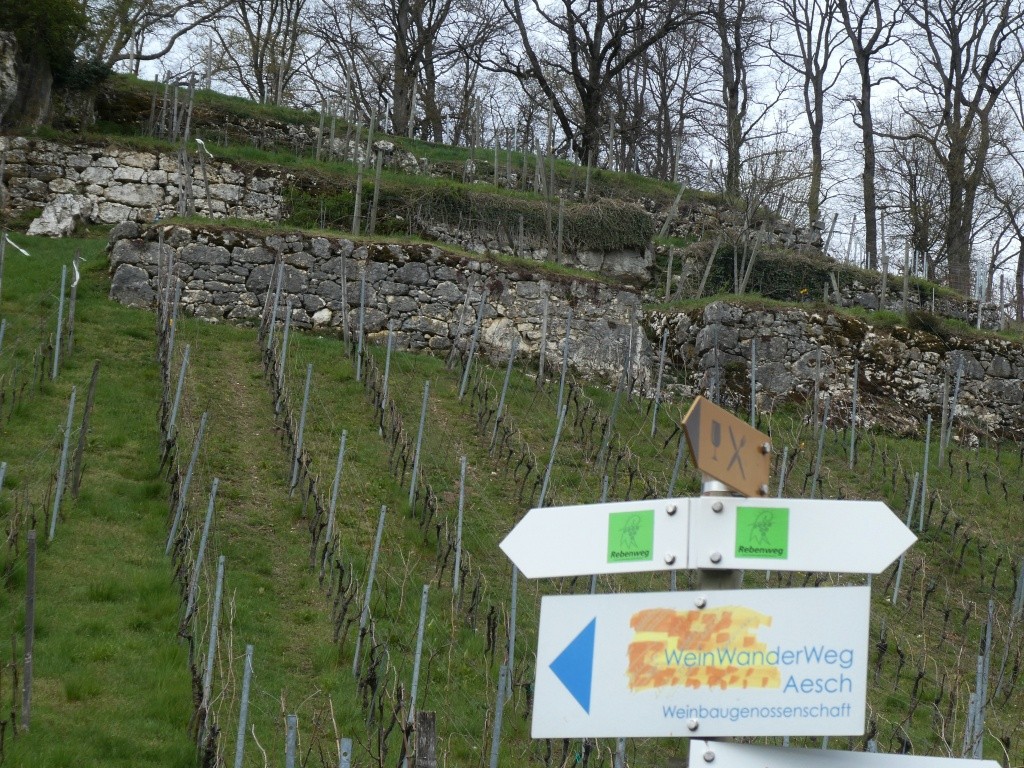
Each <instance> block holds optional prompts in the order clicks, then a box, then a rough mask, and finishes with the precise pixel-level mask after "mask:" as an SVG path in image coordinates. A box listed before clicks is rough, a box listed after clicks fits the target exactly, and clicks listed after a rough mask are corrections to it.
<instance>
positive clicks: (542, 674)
mask: <svg viewBox="0 0 1024 768" xmlns="http://www.w3.org/2000/svg"><path fill="white" fill-rule="evenodd" d="M869 600H870V591H869V589H868V588H867V587H831V588H829V587H822V588H819V589H785V590H764V589H762V590H722V591H709V592H659V593H647V594H604V595H570V596H557V597H545V598H544V599H543V601H542V602H541V617H540V633H539V637H538V647H537V674H536V696H535V699H534V707H533V729H532V733H533V737H534V738H573V737H609V736H629V737H653V736H690V737H714V736H786V735H789V736H826V735H856V734H861V733H863V732H864V706H865V693H866V685H867V637H868V604H869Z"/></svg>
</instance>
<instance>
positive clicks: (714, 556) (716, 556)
mask: <svg viewBox="0 0 1024 768" xmlns="http://www.w3.org/2000/svg"><path fill="white" fill-rule="evenodd" d="M710 559H711V562H712V563H720V562H722V553H721V552H712V553H711V558H710Z"/></svg>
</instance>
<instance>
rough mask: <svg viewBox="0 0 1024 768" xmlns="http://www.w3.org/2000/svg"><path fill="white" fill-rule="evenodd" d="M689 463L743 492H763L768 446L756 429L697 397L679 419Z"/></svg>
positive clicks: (768, 468)
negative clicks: (689, 454)
mask: <svg viewBox="0 0 1024 768" xmlns="http://www.w3.org/2000/svg"><path fill="white" fill-rule="evenodd" d="M683 429H684V430H686V442H687V443H689V445H690V452H691V453H692V454H693V463H694V464H696V465H697V469H699V470H700V471H701V472H702V473H704V474H705V475H710V476H711V477H713V478H715V480H718V481H719V482H722V483H725V484H726V485H728V486H729V487H730V488H732V489H733V490H735V491H737V492H739V493H742V494H743V495H744V496H767V495H768V476H769V475H770V474H771V466H772V457H771V453H772V449H771V440H770V438H769V437H768V435H766V434H764V433H763V432H759V431H757V430H756V429H754V428H753V427H751V426H750V425H749V424H747V423H746V422H745V421H743V420H742V419H738V418H736V417H735V416H733V415H732V414H731V413H729V412H728V411H727V410H725V409H724V408H719V407H718V406H717V405H715V404H714V403H712V402H711V401H710V400H707V399H705V398H704V397H698V398H697V399H696V400H694V401H693V405H691V406H690V410H689V411H687V412H686V417H685V418H684V419H683Z"/></svg>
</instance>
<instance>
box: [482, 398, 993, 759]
mask: <svg viewBox="0 0 1024 768" xmlns="http://www.w3.org/2000/svg"><path fill="white" fill-rule="evenodd" d="M683 428H684V430H685V433H686V439H687V442H688V443H689V445H690V450H691V452H692V453H693V459H694V464H696V466H697V468H698V469H699V470H700V471H701V473H702V474H703V475H704V481H705V482H704V489H705V491H706V492H711V491H714V492H716V493H718V495H705V496H702V497H701V498H698V499H687V498H677V499H661V500H653V501H652V500H647V501H637V502H621V503H610V504H579V505H574V506H566V507H549V508H543V509H531V510H530V511H529V512H528V513H527V514H526V515H525V517H524V518H523V519H522V520H521V521H520V522H519V524H518V525H516V526H515V528H513V529H512V531H511V532H510V533H509V535H508V536H507V537H506V538H505V540H504V541H502V543H501V548H502V549H503V550H504V552H505V554H507V555H508V557H509V558H510V559H511V560H512V561H513V562H514V563H515V565H516V566H517V567H518V568H519V570H520V571H521V572H522V573H523V574H524V575H525V576H527V577H529V578H539V577H558V576H582V575H587V574H598V573H627V572H637V571H660V570H676V569H682V568H697V569H700V571H701V573H702V574H704V575H710V576H714V577H715V578H716V579H717V580H719V581H721V580H722V579H721V577H723V576H724V575H725V574H726V573H740V572H742V570H743V569H749V568H759V569H766V570H780V571H832V572H849V573H881V572H882V570H884V569H885V568H886V567H887V566H888V565H889V564H890V563H892V562H893V561H894V560H895V559H896V558H898V557H899V556H900V555H901V554H902V553H903V552H904V550H906V549H907V547H909V546H910V545H911V544H913V543H914V541H916V537H915V536H914V534H913V533H912V532H911V531H910V530H909V529H908V528H907V527H906V526H905V525H904V524H903V523H902V522H901V521H900V519H899V518H898V517H897V516H896V515H895V514H893V512H892V510H890V509H889V507H887V506H886V505H885V504H884V503H882V502H879V501H820V500H811V499H769V498H766V497H767V496H768V478H769V473H770V470H771V442H770V440H769V438H768V436H767V435H765V434H763V433H761V432H759V431H757V430H756V429H754V428H752V427H750V426H749V425H747V423H746V422H744V421H742V420H741V419H738V418H736V417H735V416H733V415H732V414H730V413H728V412H727V411H725V410H723V409H722V408H719V407H718V406H716V405H714V404H713V403H711V402H709V401H708V400H706V399H704V398H703V397H698V398H697V399H696V400H695V401H694V403H693V405H692V406H691V407H690V410H689V411H688V412H687V414H686V417H685V418H684V419H683ZM727 488H731V489H733V490H734V491H736V492H738V493H740V494H742V495H743V496H745V497H746V498H735V497H730V496H728V491H727V490H726V489H727ZM714 580H715V579H708V581H709V582H711V581H714ZM870 601H871V589H870V587H823V588H818V589H784V590H769V589H762V590H742V589H712V588H706V589H703V590H701V591H693V592H663V593H647V594H604V595H568V596H549V597H544V598H543V600H542V602H541V614H540V630H539V633H538V641H537V645H538V647H537V671H536V679H535V698H534V703H533V727H532V735H533V737H534V738H538V739H542V738H547V739H550V738H580V737H584V738H601V737H619V738H622V737H665V736H668V737H672V736H676V737H688V738H692V739H695V740H694V741H693V742H691V747H690V768H698V766H702V768H703V767H704V766H707V765H709V764H713V765H714V766H715V767H716V768H915V766H918V767H919V768H926V764H927V766H929V767H932V768H939V767H938V764H939V763H941V764H942V766H941V768H966V766H961V764H966V763H967V762H968V761H966V760H954V759H946V758H932V757H908V756H905V755H879V754H873V753H853V752H836V751H828V750H800V749H788V748H778V747H763V746H753V745H747V744H735V743H731V742H721V741H708V740H707V739H708V738H725V737H731V736H831V735H855V734H861V733H863V732H864V713H865V707H866V695H867V660H868V659H867V656H868V638H867V635H868V621H869V612H870ZM698 739H699V741H698ZM970 763H971V764H972V765H978V761H976V760H972V761H970ZM947 764H949V765H948V766H947ZM997 765H998V764H997V763H995V762H993V761H985V762H984V763H983V764H982V768H996V766H997Z"/></svg>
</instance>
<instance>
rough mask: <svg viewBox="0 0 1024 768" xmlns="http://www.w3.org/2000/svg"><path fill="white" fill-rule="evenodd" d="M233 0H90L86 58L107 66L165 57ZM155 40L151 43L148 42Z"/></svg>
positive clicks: (83, 45) (134, 68) (84, 45)
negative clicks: (178, 43) (184, 38)
mask: <svg viewBox="0 0 1024 768" xmlns="http://www.w3.org/2000/svg"><path fill="white" fill-rule="evenodd" d="M230 4H231V0H91V1H90V2H89V3H88V4H87V5H88V13H87V19H88V24H89V29H88V34H87V36H86V38H85V40H84V41H83V44H82V49H83V51H84V52H85V55H86V58H87V59H88V60H89V61H90V62H92V63H94V64H98V65H101V66H104V67H108V68H110V67H113V66H114V65H115V64H117V63H118V62H122V61H128V62H130V64H131V66H132V69H133V71H135V72H136V73H137V72H138V66H139V62H141V61H156V60H157V59H162V58H163V57H164V56H166V55H167V54H168V53H170V52H171V50H172V49H173V48H174V46H175V45H176V44H177V42H178V41H179V40H181V39H182V38H183V37H184V36H186V35H188V34H189V33H190V32H192V31H193V30H195V29H197V28H199V27H203V26H207V25H209V24H211V23H212V22H214V21H216V20H218V19H219V18H221V17H222V16H223V14H224V11H225V9H227V7H228V6H229V5H230ZM149 43H152V45H148V44H149Z"/></svg>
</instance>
